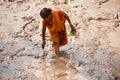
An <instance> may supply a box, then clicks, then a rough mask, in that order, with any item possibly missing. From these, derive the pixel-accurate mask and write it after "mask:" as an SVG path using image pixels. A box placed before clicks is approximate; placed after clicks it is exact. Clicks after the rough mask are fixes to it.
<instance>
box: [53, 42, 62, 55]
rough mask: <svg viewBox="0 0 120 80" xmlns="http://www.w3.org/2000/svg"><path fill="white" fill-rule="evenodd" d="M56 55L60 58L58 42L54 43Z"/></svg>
mask: <svg viewBox="0 0 120 80" xmlns="http://www.w3.org/2000/svg"><path fill="white" fill-rule="evenodd" d="M53 45H54V49H55V53H56V55H57V56H60V49H59V44H58V43H56V42H53Z"/></svg>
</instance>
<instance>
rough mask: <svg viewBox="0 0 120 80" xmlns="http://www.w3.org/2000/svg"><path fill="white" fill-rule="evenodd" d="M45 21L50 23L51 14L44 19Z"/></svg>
mask: <svg viewBox="0 0 120 80" xmlns="http://www.w3.org/2000/svg"><path fill="white" fill-rule="evenodd" d="M44 20H46V21H51V20H52V14H50V15H49V16H48V17H47V18H44Z"/></svg>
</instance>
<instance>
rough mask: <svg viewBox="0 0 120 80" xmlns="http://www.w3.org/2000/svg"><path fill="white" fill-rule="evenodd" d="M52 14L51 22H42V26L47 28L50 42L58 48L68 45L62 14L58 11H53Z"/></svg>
mask: <svg viewBox="0 0 120 80" xmlns="http://www.w3.org/2000/svg"><path fill="white" fill-rule="evenodd" d="M52 14H53V17H52V20H51V21H49V22H47V21H45V20H43V24H45V25H46V26H47V27H48V30H49V33H50V39H51V41H53V42H56V43H58V44H59V45H60V46H61V45H65V44H67V43H68V39H67V31H66V26H65V17H64V12H63V11H60V10H53V11H52Z"/></svg>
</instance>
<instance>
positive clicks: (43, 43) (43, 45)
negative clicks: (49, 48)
mask: <svg viewBox="0 0 120 80" xmlns="http://www.w3.org/2000/svg"><path fill="white" fill-rule="evenodd" d="M45 44H46V41H43V42H42V45H41V46H42V49H44V48H45Z"/></svg>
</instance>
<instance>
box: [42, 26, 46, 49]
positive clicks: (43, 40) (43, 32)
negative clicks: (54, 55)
mask: <svg viewBox="0 0 120 80" xmlns="http://www.w3.org/2000/svg"><path fill="white" fill-rule="evenodd" d="M45 34H46V25H45V24H42V49H44V47H45V44H46V40H45Z"/></svg>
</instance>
